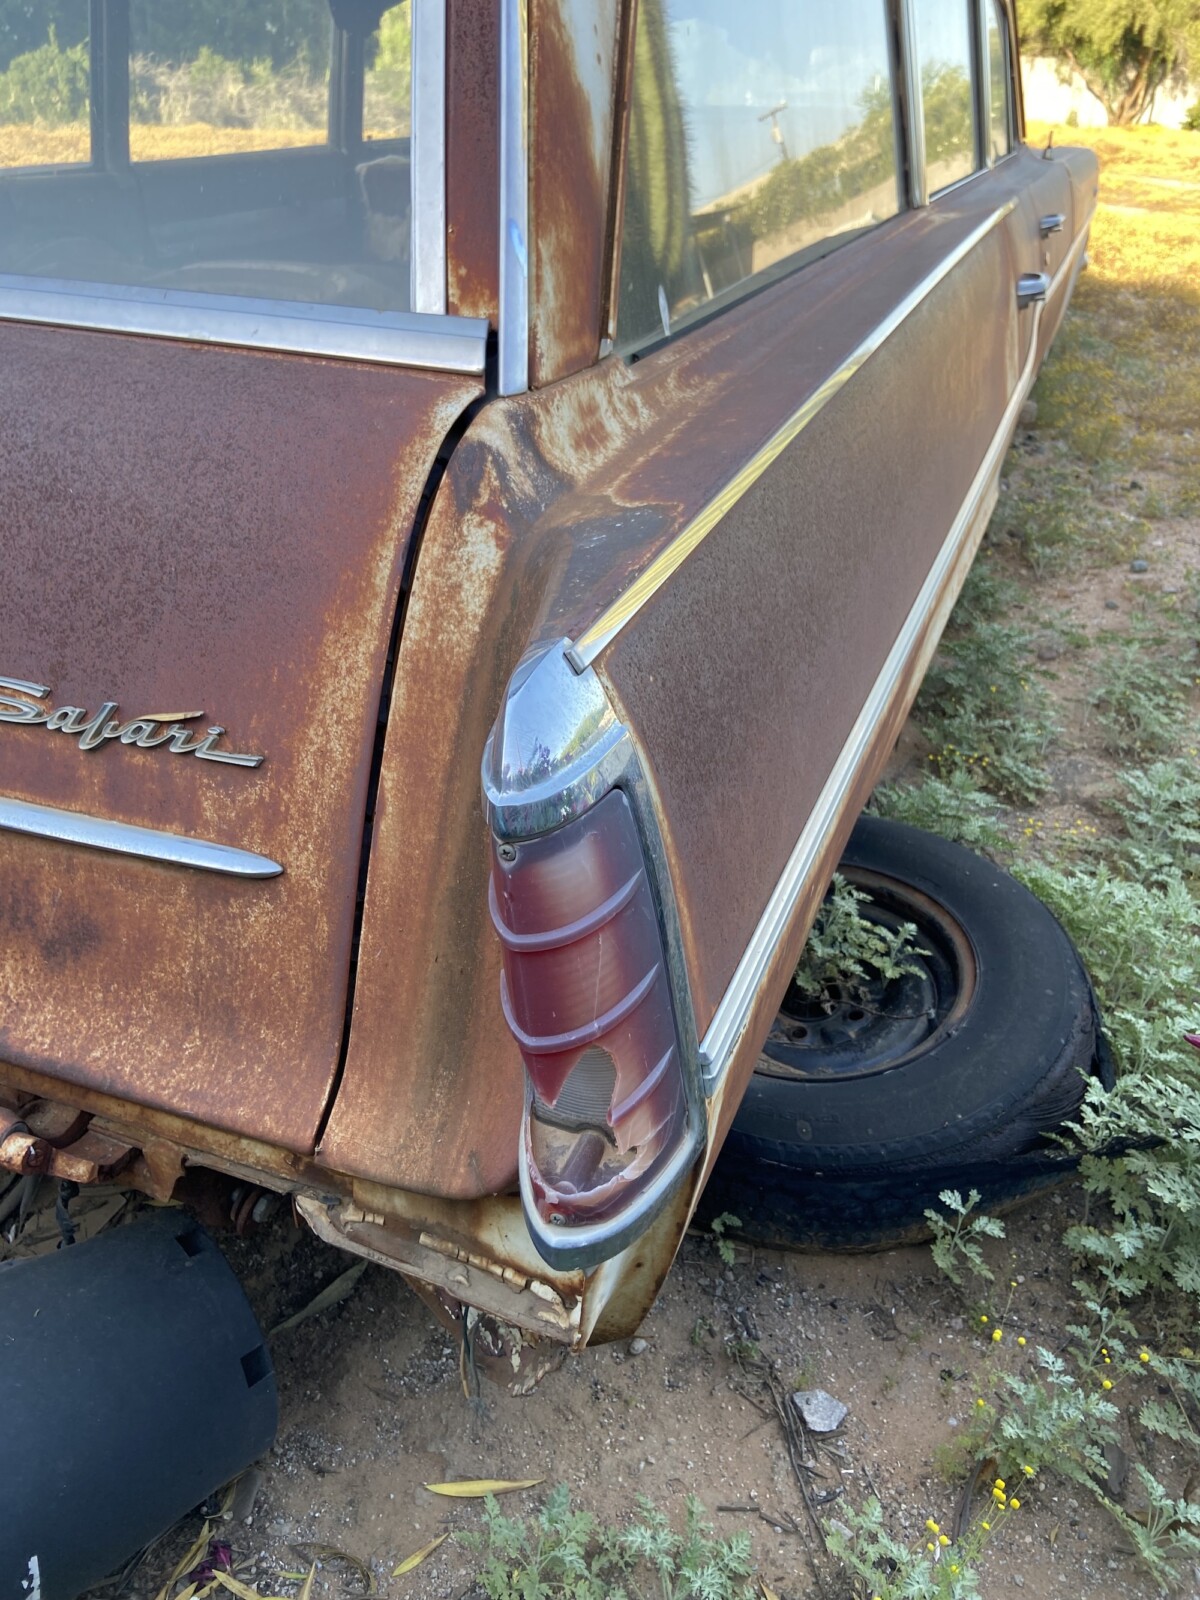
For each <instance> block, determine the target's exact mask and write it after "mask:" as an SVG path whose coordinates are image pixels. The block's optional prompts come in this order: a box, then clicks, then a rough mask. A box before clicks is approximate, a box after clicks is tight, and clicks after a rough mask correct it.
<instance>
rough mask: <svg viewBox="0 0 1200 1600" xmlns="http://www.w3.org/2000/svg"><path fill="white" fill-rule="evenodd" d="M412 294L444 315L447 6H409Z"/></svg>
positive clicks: (419, 306)
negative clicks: (410, 26) (410, 51)
mask: <svg viewBox="0 0 1200 1600" xmlns="http://www.w3.org/2000/svg"><path fill="white" fill-rule="evenodd" d="M411 161H412V244H411V249H412V268H411V271H412V288H411V305H412V309H413V311H414V312H415V313H417V314H418V315H428V316H435V317H441V316H445V314H446V0H412V144H411Z"/></svg>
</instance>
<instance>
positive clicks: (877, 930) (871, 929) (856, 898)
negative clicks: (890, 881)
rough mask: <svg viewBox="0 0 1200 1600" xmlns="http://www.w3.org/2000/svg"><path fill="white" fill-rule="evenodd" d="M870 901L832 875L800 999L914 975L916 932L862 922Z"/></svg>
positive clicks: (803, 963)
mask: <svg viewBox="0 0 1200 1600" xmlns="http://www.w3.org/2000/svg"><path fill="white" fill-rule="evenodd" d="M870 899H871V897H870V895H869V894H864V893H863V891H862V890H861V889H856V888H854V886H853V885H852V884H849V883H847V882H846V880H845V878H843V877H842V875H841V873H835V874H834V878H833V883H832V884H831V885H830V888H829V893H828V895H827V896H826V897H825V901H824V904H823V905H822V906H821V909H820V911H819V912H818V913H817V918H816V921H815V922H814V923H813V926H812V931H811V932H810V933H809V936H808V941H807V943H806V944H805V946H804V950H803V952H802V953H801V956H800V962H799V965H798V966H797V968H796V972H795V977H794V979H793V982H794V983H795V985H796V987H797V988H798V989H799V990H800V993H801V994H802V995H804V996H805V997H806V998H808V999H810V1000H816V1001H821V1000H825V999H828V998H829V997H831V996H833V995H843V996H850V997H852V998H854V999H857V1000H859V1001H862V1002H863V1003H865V1002H866V1000H867V999H868V998H869V996H870V992H871V990H872V986H873V985H874V984H875V983H876V982H877V981H878V980H879V979H882V980H883V982H884V983H890V982H892V981H893V980H894V979H896V978H902V977H904V976H905V975H906V974H908V973H919V972H920V970H921V969H920V967H919V966H918V965H917V963H916V960H915V959H914V958H915V957H916V956H918V955H921V954H922V953H923V952H922V951H920V950H919V949H918V948H917V945H916V942H915V941H916V937H917V930H916V926H915V925H914V924H913V923H911V922H902V923H900V925H899V926H898V927H895V928H892V927H888V926H887V925H886V924H884V923H879V922H873V921H871V920H870V919H869V918H868V917H864V916H863V915H862V914H861V910H860V908H861V907H862V906H864V905H866V904H868V903H869V902H870ZM713 1227H714V1231H715V1228H716V1224H715V1223H714V1224H713Z"/></svg>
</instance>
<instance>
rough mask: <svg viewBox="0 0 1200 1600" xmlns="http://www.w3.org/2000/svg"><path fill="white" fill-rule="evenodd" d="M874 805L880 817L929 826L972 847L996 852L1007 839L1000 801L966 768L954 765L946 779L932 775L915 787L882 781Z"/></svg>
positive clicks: (873, 800)
mask: <svg viewBox="0 0 1200 1600" xmlns="http://www.w3.org/2000/svg"><path fill="white" fill-rule="evenodd" d="M871 806H872V809H873V810H875V811H877V812H878V813H879V815H880V816H884V817H892V818H894V819H895V821H897V822H907V823H908V824H909V825H910V826H911V827H914V828H927V829H929V831H930V832H932V833H940V834H941V835H942V837H943V838H945V839H955V840H957V841H958V843H959V844H965V845H966V846H968V848H969V849H972V850H987V851H992V852H996V851H999V850H1002V849H1003V848H1004V847H1005V844H1006V842H1007V841H1006V838H1005V835H1004V833H1003V831H1002V830H1001V828H1000V826H999V821H1000V818H1001V816H1002V814H1003V813H1002V808H1001V806H1000V804H999V802H998V801H997V800H996V798H995V797H994V796H993V795H990V794H987V793H986V792H985V791H984V790H982V789H980V788H978V787H977V786H976V784H975V780H974V778H973V776H972V775H971V773H970V772H969V771H968V770H967V769H966V768H965V767H952V768H951V769H950V771H949V772H948V773H947V774H946V776H945V777H944V778H938V777H933V776H930V777H927V778H926V779H925V781H924V782H923V783H921V784H918V785H915V786H912V787H910V786H908V785H906V784H882V785H881V786H880V787H879V788H878V789H876V791H875V793H874V795H873V796H872V797H871Z"/></svg>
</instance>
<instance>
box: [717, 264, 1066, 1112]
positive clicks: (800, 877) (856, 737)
mask: <svg viewBox="0 0 1200 1600" xmlns="http://www.w3.org/2000/svg"><path fill="white" fill-rule="evenodd" d="M1085 238H1086V235H1085V234H1080V236H1079V238H1078V239H1077V240H1076V242H1075V244H1074V245H1073V246H1072V248H1071V250H1070V251H1069V252H1068V254H1067V256H1066V257H1065V259H1064V260H1063V262H1062V264H1061V265H1060V267H1059V269H1058V271H1057V272H1056V273H1055V275H1054V280H1053V283H1052V284H1051V289H1050V292H1051V294H1052V295H1053V294H1055V293H1057V292H1058V290H1059V289H1060V288H1061V287H1062V285H1063V282H1064V281H1065V279H1066V277H1067V275H1068V274H1069V272H1070V271H1071V269H1072V267H1073V266H1074V263H1075V260H1076V258H1077V257H1078V254H1079V252H1080V251H1081V250H1082V248H1083V244H1084V240H1085ZM1043 310H1044V307H1043V305H1042V304H1041V303H1038V304H1037V305H1035V306H1034V308H1033V318H1032V321H1031V327H1030V336H1029V353H1028V355H1027V356H1026V358H1025V365H1024V367H1023V368H1022V370H1021V375H1020V377H1019V378H1018V379H1017V383H1016V386H1015V388H1014V389H1013V392H1012V394H1011V395H1010V397H1009V401H1008V405H1007V406H1006V407H1005V410H1004V415H1003V417H1002V418H1001V420H1000V425H999V427H998V428H997V429H996V432H995V434H994V435H993V437H992V442H991V444H990V445H989V446H988V448H987V452H986V454H985V455H984V458H983V461H982V462H981V463H980V466H979V470H978V472H977V473H976V474H975V477H974V479H973V481H972V483H971V487H970V489H969V490H968V491H967V497H966V499H965V500H964V501H963V503H962V505H961V506H960V508H959V511H958V515H957V516H956V518H955V520H954V523H953V526H952V527H951V529H950V532H949V533H948V534H947V536H946V539H945V542H944V543H943V545H942V548H941V550H940V552H939V553H938V558H937V560H936V562H935V563H934V565H933V568H932V570H931V571H930V573H929V575H928V576H927V577H926V579H925V582H924V583H923V584H922V586H921V592H920V593H919V594H918V596H917V598H916V600H915V601H914V602H913V605H912V609H911V610H910V611H909V614H908V616H907V617H906V618H905V621H904V625H903V627H902V628H901V629H900V632H899V634H898V636H897V638H896V642H895V644H893V646H892V648H891V650H890V651H889V653H888V657H887V660H886V661H885V662H884V665H883V669H882V671H881V672H880V674H879V676H878V678H876V680H875V683H874V684H873V685H872V688H871V692H870V694H869V695H868V696H867V700H866V704H865V705H864V706H863V708H862V710H861V711H860V712H859V714H858V718H857V720H856V721H855V724H854V726H853V728H852V729H851V730H850V737H849V738H848V739H847V740H846V743H845V744H844V745H843V746H842V750H841V754H840V755H839V756H838V759H837V761H836V763H835V764H834V768H833V771H832V772H831V773H830V774H829V777H828V779H827V780H826V782H825V787H824V788H823V789H822V790H821V793H820V796H819V797H818V799H817V803H816V805H815V806H814V807H813V809H812V812H811V814H810V816H809V819H808V821H807V823H806V824H805V826H804V831H803V832H802V833H801V835H800V837H799V839H798V840H797V841H796V846H795V849H794V850H793V851H792V854H791V856H790V857H789V858H788V862H787V865H786V866H785V867H784V869H783V873H782V876H781V877H780V879H779V881H778V883H777V884H776V885H775V888H774V890H773V891H772V893H771V898H770V900H769V901H768V902H767V907H766V910H765V911H764V912H763V914H762V916H761V918H760V919H759V923H758V926H757V927H756V928H755V930H754V934H753V936H752V938H751V940H750V943H749V944H748V945H747V947H746V950H745V952H744V953H743V955H742V959H741V960H740V961H739V962H738V965H737V970H736V971H735V972H734V975H733V977H732V979H731V980H730V984H729V987H728V988H727V989H726V991H725V993H724V994H723V995H722V996H721V1000H720V1003H719V1004H718V1006H717V1009H716V1011H715V1013H714V1014H713V1019H712V1021H711V1022H710V1023H709V1025H708V1029H707V1031H706V1032H705V1034H704V1037H703V1039H702V1040H701V1041H700V1070H701V1073H702V1075H703V1078H704V1084H705V1089H706V1091H707V1092H708V1093H709V1094H713V1093H714V1092H715V1091H716V1090H717V1089H718V1088H719V1087H720V1083H721V1079H722V1076H723V1074H724V1072H725V1070H726V1068H727V1067H728V1065H729V1063H730V1061H731V1060H732V1058H733V1054H734V1051H735V1049H736V1047H737V1044H738V1041H739V1040H740V1039H741V1036H742V1033H743V1032H744V1030H745V1028H746V1025H747V1023H748V1022H749V1020H750V1012H751V1010H752V1008H753V1005H754V1000H755V997H756V995H757V994H758V991H759V988H760V987H761V985H762V982H763V979H764V978H765V976H766V972H767V968H768V967H769V966H770V963H771V960H772V957H773V956H774V953H775V948H776V946H777V945H778V943H779V941H780V939H781V938H782V937H783V935H784V932H785V930H786V928H787V925H788V923H789V922H790V920H791V917H792V914H793V912H794V911H795V909H796V905H797V902H798V901H799V898H800V894H801V891H802V890H803V888H804V885H805V883H806V882H807V881H808V878H809V876H810V874H811V873H812V870H813V868H814V866H815V864H816V861H817V858H818V856H819V855H820V853H821V849H822V847H823V845H824V843H825V840H826V838H827V837H828V834H829V832H830V830H831V828H832V827H833V825H834V822H835V821H836V819H837V817H838V816H839V815H840V813H841V810H842V807H843V806H844V805H845V802H846V796H847V794H848V793H849V791H850V787H851V784H852V783H853V781H854V777H855V774H856V773H857V772H858V770H859V764H860V762H861V761H862V758H863V755H864V753H865V751H866V748H867V746H868V744H869V743H870V740H871V736H872V734H873V732H874V730H875V728H876V727H877V726H878V723H879V721H880V719H881V717H882V716H883V714H884V712H885V710H886V709H887V706H888V704H889V703H890V701H891V699H892V697H893V695H894V694H895V692H896V688H897V685H898V684H899V681H900V677H901V674H902V673H903V671H904V668H905V666H906V665H908V664H909V663H910V662H911V661H912V660H913V658H914V651H915V649H916V644H917V639H918V636H919V635H920V633H921V631H922V629H923V628H924V627H925V625H926V623H927V622H928V621H929V619H930V618H931V617H932V616H933V615H934V613H935V612H936V610H937V608H938V604H939V601H941V600H943V599H944V598H945V596H944V588H945V584H946V581H947V579H948V577H949V575H950V572H951V569H952V568H953V566H954V564H955V563H956V562H957V561H958V560H959V559H960V558H961V557H962V555H963V553H964V551H966V550H967V549H968V548H970V546H971V544H972V543H974V542H977V541H978V539H979V538H980V537H982V534H983V528H984V522H983V519H982V518H981V515H980V513H981V512H982V511H984V509H985V507H986V505H987V497H988V492H989V489H990V487H991V484H992V481H993V479H994V477H995V475H996V474H997V472H998V471H999V469H1000V463H1001V462H1002V461H1003V459H1004V454H1005V452H1006V450H1007V449H1008V446H1009V442H1010V440H1011V438H1012V433H1013V429H1014V428H1015V427H1016V422H1017V413H1018V412H1019V411H1020V409H1021V406H1022V404H1023V403H1024V400H1025V397H1026V395H1027V394H1028V393H1029V390H1030V389H1031V388H1032V386H1033V380H1034V378H1035V377H1036V376H1037V353H1038V332H1039V329H1040V326H1041V318H1042V312H1043ZM935 645H936V639H933V640H930V641H929V643H928V653H929V654H930V655H931V654H932V652H933V649H934V647H935Z"/></svg>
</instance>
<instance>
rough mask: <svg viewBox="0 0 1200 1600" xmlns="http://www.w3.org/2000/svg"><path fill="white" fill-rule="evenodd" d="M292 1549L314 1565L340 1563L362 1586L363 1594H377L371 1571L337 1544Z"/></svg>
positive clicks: (302, 1546) (298, 1545)
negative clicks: (323, 1562)
mask: <svg viewBox="0 0 1200 1600" xmlns="http://www.w3.org/2000/svg"><path fill="white" fill-rule="evenodd" d="M292 1549H293V1550H294V1551H295V1552H296V1554H297V1555H302V1556H303V1557H304V1559H305V1560H306V1561H308V1562H311V1563H313V1564H314V1565H315V1564H316V1563H317V1562H318V1561H340V1562H341V1563H342V1565H343V1566H344V1567H349V1568H350V1571H351V1572H352V1573H353V1574H354V1576H355V1577H356V1578H357V1579H358V1581H359V1582H360V1583H361V1584H362V1588H363V1593H364V1594H368V1595H372V1594H374V1593H375V1579H374V1578H373V1577H372V1576H371V1569H370V1568H369V1567H368V1566H366V1565H365V1564H364V1563H363V1562H361V1561H360V1560H359V1559H358V1557H357V1556H352V1555H351V1554H350V1552H349V1551H348V1550H339V1549H338V1547H337V1545H335V1544H294V1545H293V1546H292Z"/></svg>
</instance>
